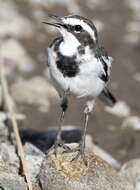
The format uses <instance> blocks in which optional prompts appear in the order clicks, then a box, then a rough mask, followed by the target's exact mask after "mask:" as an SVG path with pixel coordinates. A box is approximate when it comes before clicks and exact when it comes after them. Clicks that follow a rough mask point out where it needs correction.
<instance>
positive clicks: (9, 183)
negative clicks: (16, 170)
mask: <svg viewBox="0 0 140 190" xmlns="http://www.w3.org/2000/svg"><path fill="white" fill-rule="evenodd" d="M0 189H2V190H27V185H26V183H25V181H24V179H23V178H22V177H20V176H19V175H16V174H10V173H5V172H2V173H1V172H0Z"/></svg>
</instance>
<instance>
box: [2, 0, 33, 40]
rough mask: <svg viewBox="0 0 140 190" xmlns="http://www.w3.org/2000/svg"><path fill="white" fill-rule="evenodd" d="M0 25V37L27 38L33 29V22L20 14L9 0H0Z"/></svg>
mask: <svg viewBox="0 0 140 190" xmlns="http://www.w3.org/2000/svg"><path fill="white" fill-rule="evenodd" d="M8 13H10V15H9V14H8ZM0 26H1V27H0V36H1V37H5V36H12V37H17V38H23V37H24V38H25V37H26V38H29V37H30V36H31V35H33V33H34V31H35V27H34V25H33V23H32V22H31V21H30V20H29V19H27V18H26V17H24V16H22V15H21V14H20V13H19V12H18V9H17V7H16V5H15V4H14V3H13V2H12V1H10V0H6V1H1V2H0Z"/></svg>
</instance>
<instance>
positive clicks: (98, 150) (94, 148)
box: [86, 135, 121, 169]
mask: <svg viewBox="0 0 140 190" xmlns="http://www.w3.org/2000/svg"><path fill="white" fill-rule="evenodd" d="M86 147H87V148H88V149H90V151H91V152H92V153H94V154H96V155H97V156H99V157H100V158H101V159H103V160H104V161H106V162H107V163H108V164H109V165H110V166H111V167H113V168H116V169H119V168H120V166H121V165H120V163H119V162H118V161H117V160H116V159H115V158H113V157H112V156H111V155H110V154H109V153H107V152H106V151H104V150H103V149H102V148H101V147H99V146H98V145H96V144H94V142H93V141H92V137H91V136H90V135H86Z"/></svg>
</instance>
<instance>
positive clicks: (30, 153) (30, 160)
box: [24, 143, 45, 181]
mask: <svg viewBox="0 0 140 190" xmlns="http://www.w3.org/2000/svg"><path fill="white" fill-rule="evenodd" d="M24 151H25V154H26V161H27V166H28V169H29V172H30V175H31V178H32V180H33V181H35V180H36V178H37V177H38V174H39V172H40V167H41V163H42V161H43V158H44V156H45V154H43V152H41V151H40V150H39V149H38V148H37V147H35V146H34V145H32V144H30V143H26V144H25V145H24Z"/></svg>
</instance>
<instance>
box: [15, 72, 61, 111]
mask: <svg viewBox="0 0 140 190" xmlns="http://www.w3.org/2000/svg"><path fill="white" fill-rule="evenodd" d="M11 95H12V97H13V99H14V100H15V101H16V102H18V103H26V104H35V105H39V106H42V107H45V108H46V111H48V110H49V106H50V101H51V100H52V99H53V101H54V100H55V99H56V98H57V97H58V95H57V92H56V90H55V89H54V88H53V87H52V85H50V84H49V83H48V82H47V80H45V79H44V78H43V77H39V76H38V77H34V78H32V79H30V80H26V81H21V82H17V83H15V84H13V85H12V87H11Z"/></svg>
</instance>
